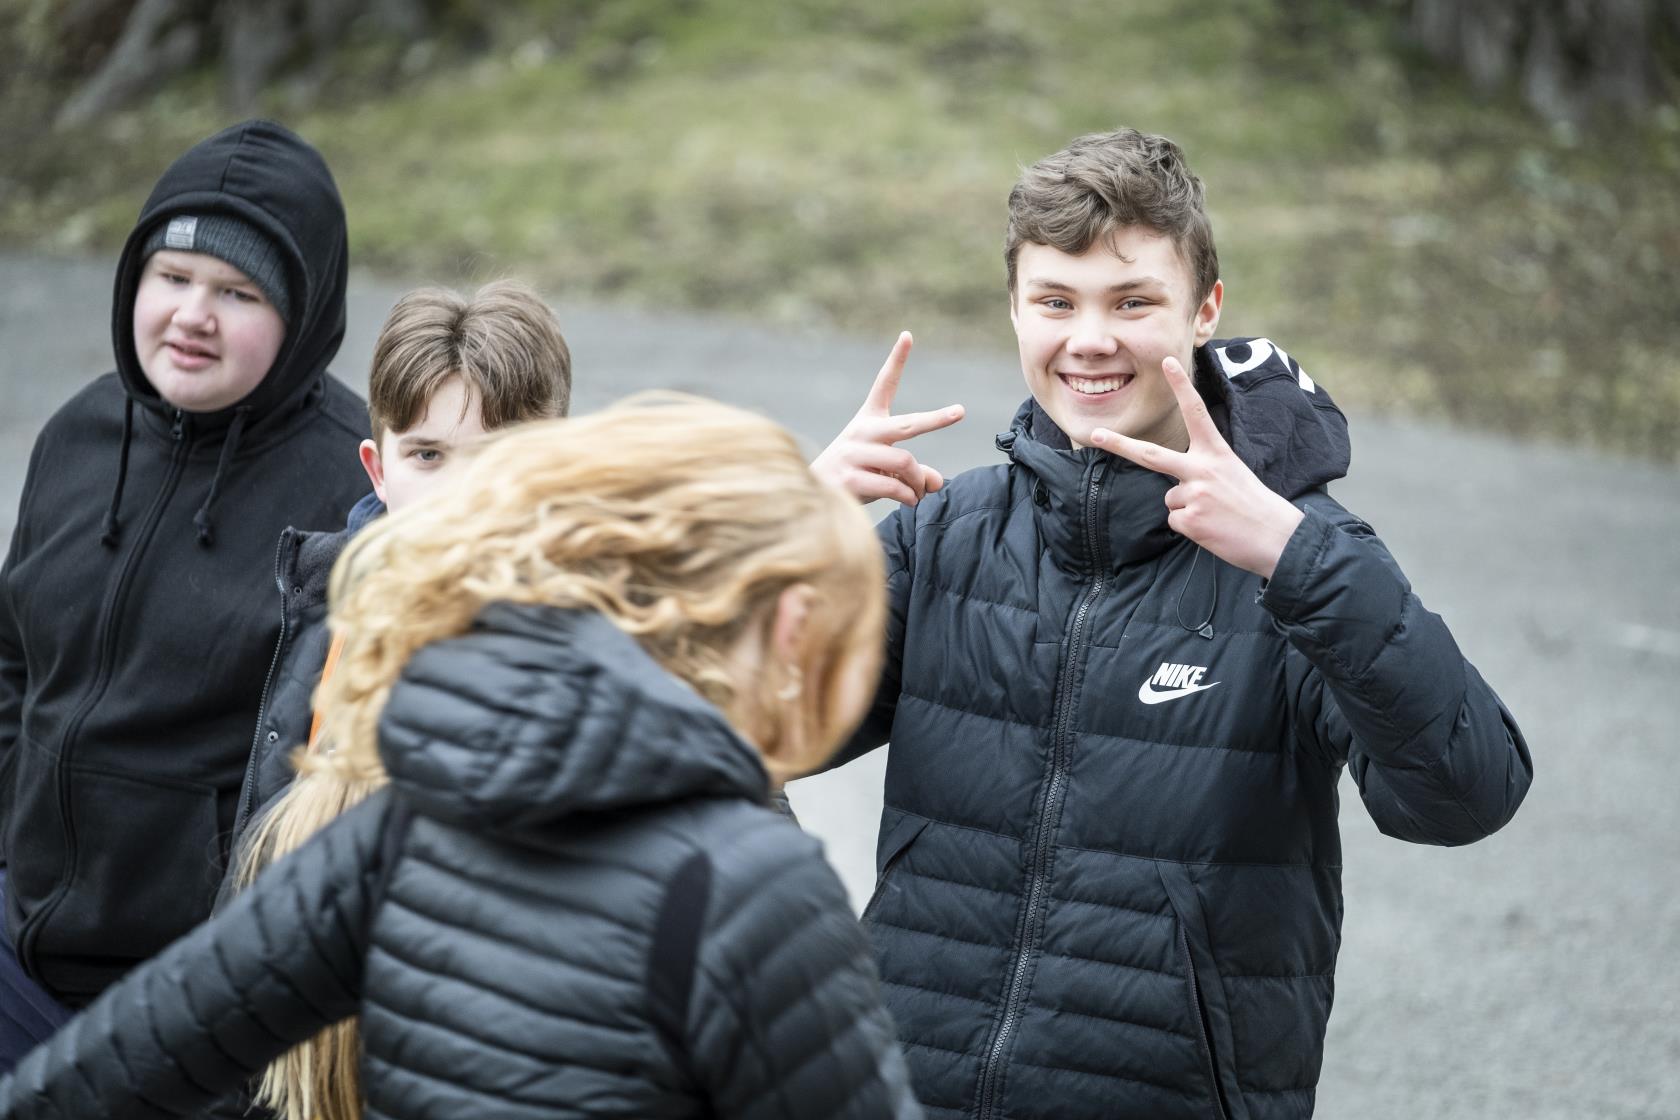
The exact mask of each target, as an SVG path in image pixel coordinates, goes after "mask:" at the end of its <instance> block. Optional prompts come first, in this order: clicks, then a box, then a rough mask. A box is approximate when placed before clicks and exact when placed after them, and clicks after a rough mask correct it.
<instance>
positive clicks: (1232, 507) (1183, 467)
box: [1091, 358, 1302, 579]
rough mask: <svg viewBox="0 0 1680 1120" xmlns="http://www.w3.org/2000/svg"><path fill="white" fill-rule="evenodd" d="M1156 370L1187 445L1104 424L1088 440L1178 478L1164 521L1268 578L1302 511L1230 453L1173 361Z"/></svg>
mask: <svg viewBox="0 0 1680 1120" xmlns="http://www.w3.org/2000/svg"><path fill="white" fill-rule="evenodd" d="M1161 372H1162V373H1164V374H1165V375H1166V378H1167V384H1168V385H1170V386H1171V387H1172V391H1173V395H1174V396H1175V397H1177V398H1178V408H1179V411H1180V412H1181V413H1183V415H1184V426H1185V428H1186V429H1187V430H1188V431H1189V433H1190V446H1189V448H1188V450H1185V451H1174V450H1173V449H1172V448H1170V447H1162V446H1161V445H1160V444H1156V443H1149V442H1147V441H1145V440H1140V439H1133V438H1132V437H1130V436H1123V435H1120V434H1119V433H1118V432H1114V431H1110V430H1109V429H1107V428H1097V429H1096V430H1094V431H1093V432H1092V433H1091V443H1092V444H1093V445H1094V446H1097V447H1100V448H1102V449H1103V450H1104V451H1107V452H1109V453H1111V454H1113V455H1118V456H1119V457H1120V458H1122V459H1128V460H1130V461H1131V462H1134V463H1136V464H1138V465H1139V466H1141V467H1148V468H1149V469H1150V470H1152V471H1158V472H1160V473H1161V474H1165V475H1170V476H1171V477H1173V478H1176V479H1178V485H1177V486H1174V487H1173V488H1172V489H1171V490H1168V491H1167V510H1168V513H1167V526H1168V527H1169V528H1170V529H1172V530H1173V532H1175V533H1178V534H1179V535H1180V536H1183V537H1188V538H1189V539H1190V540H1192V541H1195V542H1196V543H1197V544H1199V545H1201V546H1202V547H1203V548H1205V549H1207V550H1208V551H1209V552H1211V553H1213V554H1214V555H1215V556H1217V557H1219V558H1220V559H1221V560H1223V561H1225V562H1226V563H1227V564H1231V565H1233V566H1235V567H1238V568H1243V569H1245V570H1247V571H1250V572H1254V573H1255V574H1256V575H1259V576H1261V577H1263V578H1265V579H1270V578H1271V576H1272V571H1273V569H1275V568H1276V567H1277V562H1278V557H1279V556H1282V555H1283V547H1284V545H1286V544H1288V543H1289V538H1290V536H1291V535H1292V534H1293V533H1294V532H1295V527H1296V526H1297V525H1299V524H1300V523H1301V516H1302V515H1301V511H1300V510H1298V509H1296V508H1295V507H1294V506H1293V505H1291V504H1290V503H1289V501H1288V500H1287V499H1285V498H1283V497H1282V496H1280V495H1279V494H1277V493H1275V492H1274V491H1272V490H1270V489H1269V488H1267V486H1266V484H1265V483H1263V482H1261V481H1260V479H1259V478H1257V477H1256V476H1255V474H1254V472H1253V471H1251V470H1249V469H1248V467H1247V465H1246V464H1244V463H1243V461H1242V460H1241V459H1238V458H1237V456H1236V453H1235V452H1233V451H1232V450H1231V446H1230V444H1228V443H1226V442H1225V437H1224V436H1222V435H1220V434H1219V429H1218V428H1217V427H1215V426H1214V423H1213V417H1212V416H1210V415H1208V409H1207V402H1205V401H1203V400H1202V397H1201V394H1200V393H1198V392H1196V387H1195V386H1194V385H1192V384H1191V383H1190V376H1189V374H1187V373H1185V372H1184V366H1183V365H1181V364H1180V363H1179V361H1178V359H1177V358H1168V359H1166V360H1165V361H1164V362H1162V363H1161Z"/></svg>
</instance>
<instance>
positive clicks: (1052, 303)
mask: <svg viewBox="0 0 1680 1120" xmlns="http://www.w3.org/2000/svg"><path fill="white" fill-rule="evenodd" d="M1039 302H1040V303H1042V304H1043V305H1044V307H1045V309H1046V310H1049V311H1072V310H1073V304H1071V303H1069V302H1068V301H1067V300H1065V299H1063V298H1062V297H1061V296H1050V297H1048V298H1047V299H1043V300H1040V301H1039Z"/></svg>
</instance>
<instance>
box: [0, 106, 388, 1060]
mask: <svg viewBox="0 0 1680 1120" xmlns="http://www.w3.org/2000/svg"><path fill="white" fill-rule="evenodd" d="M345 262H346V238H345V222H344V209H343V206H342V204H341V203H340V201H339V196H338V190H337V188H336V186H335V185H334V184H333V180H332V175H331V173H330V172H329V171H328V169H327V166H326V164H325V163H324V162H323V161H322V160H321V157H320V155H319V154H318V153H316V152H315V150H314V149H312V148H311V147H309V146H308V145H307V144H305V143H304V142H303V141H302V140H300V139H299V138H298V137H296V136H295V135H293V134H292V133H290V132H288V131H287V130H286V129H284V128H281V127H280V126H279V125H275V124H271V123H268V122H265V121H254V122H247V123H245V124H241V125H237V126H235V127H233V128H230V129H227V130H226V131H223V132H221V133H218V134H217V135H215V136H212V137H210V138H209V139H207V140H205V141H203V142H202V143H200V144H198V145H196V146H195V147H193V148H192V149H191V150H189V151H188V152H187V153H186V154H184V155H183V156H181V157H180V158H179V159H178V160H176V161H175V163H174V164H173V165H172V166H171V167H170V168H169V169H168V171H166V172H165V173H164V175H163V177H162V178H161V179H160V180H159V182H158V184H157V186H156V187H155V188H154V190H153V191H152V195H151V197H150V198H149V199H148V200H147V202H146V204H145V206H144V208H143V209H142V211H141V214H140V219H139V221H138V222H137V223H136V225H135V227H134V230H133V232H132V233H131V234H130V236H129V239H128V242H127V245H126V246H125V247H124V249H123V252H122V256H121V258H120V260H119V262H118V265H117V276H116V297H115V302H114V305H113V307H114V311H113V317H112V318H113V322H112V341H113V344H114V346H115V351H116V372H114V373H110V374H107V375H106V376H104V377H101V378H99V379H98V380H96V381H94V382H92V383H91V384H90V385H88V386H87V387H86V388H84V389H83V390H82V391H81V392H79V393H77V394H76V395H75V396H74V397H73V398H71V400H70V401H69V402H68V403H67V404H65V405H64V407H63V408H61V409H60V410H59V411H58V413H57V414H56V415H54V416H53V417H52V419H50V420H49V421H48V422H47V424H46V426H45V428H44V429H43V431H42V432H41V435H40V437H39V438H38V439H37V441H36V443H35V448H34V450H33V452H32V453H31V456H30V462H29V469H28V474H27V476H26V479H25V482H24V489H23V496H22V499H21V501H20V504H19V510H18V519H17V527H16V529H15V530H14V532H13V534H12V540H11V547H10V551H9V552H8V554H7V557H6V561H5V567H4V570H3V572H0V864H4V870H3V872H0V893H3V895H4V921H3V924H0V930H3V932H4V935H5V936H4V938H3V941H4V944H0V1069H6V1068H9V1067H10V1066H11V1064H12V1063H13V1062H14V1061H15V1060H16V1058H17V1057H18V1056H20V1055H21V1054H22V1053H23V1052H25V1051H27V1050H28V1049H29V1047H30V1046H31V1045H32V1044H33V1042H35V1041H38V1040H39V1039H41V1038H44V1037H45V1036H46V1034H48V1033H50V1032H51V1030H52V1028H53V1027H54V1026H56V1025H57V1023H59V1022H61V1021H62V1020H63V1018H64V1016H65V1015H66V1014H67V1013H68V1008H72V1007H75V1006H79V1005H81V1004H84V1003H86V1002H87V1001H89V1000H91V999H92V998H93V997H94V996H95V995H97V994H98V993H99V992H100V991H101V990H103V989H104V988H105V987H106V986H108V985H109V984H110V983H111V982H113V981H114V980H116V979H117V977H119V976H121V975H122V974H123V973H124V972H126V971H127V970H128V969H129V968H131V967H132V966H133V965H134V964H136V963H138V962H139V961H141V960H144V959H146V958H147V957H149V956H151V955H152V954H153V953H155V952H157V951H158V950H159V949H162V948H163V947H164V946H165V945H167V944H168V943H169V942H170V941H172V940H174V939H175V938H176V937H178V936H180V935H181V934H182V933H184V932H185V931H186V930H187V929H189V928H191V927H192V926H193V925H195V924H196V923H198V922H199V921H202V920H203V919H204V917H205V916H206V915H207V914H208V913H209V911H210V904H211V900H212V898H213V895H214V890H215V885H216V876H217V869H218V864H219V862H220V859H219V855H220V852H221V849H222V845H223V844H224V843H225V838H226V836H227V833H228V829H229V828H230V826H231V825H232V823H233V816H234V809H235V801H236V797H237V794H238V790H239V785H240V779H241V775H242V773H243V771H244V767H245V753H246V752H245V751H244V749H243V744H244V743H245V742H246V736H247V735H248V734H249V729H250V722H249V721H250V713H251V712H252V711H253V710H254V709H255V708H256V706H257V699H258V690H259V689H260V688H261V685H262V678H263V672H264V669H265V668H266V666H267V663H268V662H267V658H268V653H269V650H270V649H271V648H272V646H273V638H274V632H275V628H276V626H277V623H278V619H277V617H276V615H275V613H274V611H273V610H272V608H271V607H270V605H269V604H268V602H267V601H266V599H265V598H264V595H263V589H264V586H265V584H266V583H267V576H266V572H267V564H266V562H265V561H266V558H267V556H268V555H269V554H270V553H271V551H272V548H273V541H274V537H275V534H277V533H278V532H279V531H280V530H281V529H282V528H283V527H284V526H286V525H287V524H288V523H291V522H305V523H337V522H341V521H342V520H343V518H344V515H345V513H346V512H347V511H348V510H349V509H350V507H351V506H352V505H353V504H354V503H355V501H356V499H357V497H358V496H359V495H360V492H361V483H360V478H361V472H360V470H359V469H357V467H356V466H355V462H354V458H353V457H354V454H355V448H356V446H357V444H358V442H359V441H360V440H361V439H362V437H363V435H364V434H365V432H366V420H365V416H364V414H363V411H362V406H361V401H360V400H359V399H358V398H357V397H356V395H355V394H354V393H352V392H351V391H350V390H349V389H347V388H346V387H345V386H343V385H342V384H340V383H339V382H338V381H337V380H336V379H334V378H333V377H332V376H330V375H329V374H328V373H327V363H328V362H329V361H330V360H331V359H332V357H333V356H334V354H335V353H336V352H337V350H338V345H339V341H340V339H341V338H342V337H343V334H344V321H345V299H344V297H345V279H346V268H345Z"/></svg>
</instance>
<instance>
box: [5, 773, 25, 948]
mask: <svg viewBox="0 0 1680 1120" xmlns="http://www.w3.org/2000/svg"><path fill="white" fill-rule="evenodd" d="M22 749H23V744H22V743H18V742H13V743H12V749H11V750H9V751H7V752H6V757H5V758H4V759H0V821H9V820H12V819H13V818H15V817H16V816H17V810H16V809H14V808H13V807H12V806H13V803H14V799H13V797H12V775H13V774H14V773H16V772H17V756H18V752H19V751H21V750H22ZM5 866H6V829H5V828H4V827H3V826H0V867H5ZM4 920H5V918H4V916H3V915H0V921H4Z"/></svg>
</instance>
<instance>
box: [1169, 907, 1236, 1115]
mask: <svg viewBox="0 0 1680 1120" xmlns="http://www.w3.org/2000/svg"><path fill="white" fill-rule="evenodd" d="M1178 946H1179V948H1180V949H1183V950H1184V967H1185V969H1186V971H1187V972H1188V973H1189V974H1190V1002H1191V1004H1192V1007H1191V1010H1192V1011H1194V1012H1195V1018H1196V1033H1197V1034H1198V1035H1199V1036H1200V1038H1201V1042H1202V1056H1203V1057H1204V1058H1206V1059H1207V1075H1208V1088H1209V1089H1210V1090H1212V1092H1213V1114H1214V1115H1215V1116H1216V1117H1218V1120H1226V1112H1225V1093H1224V1091H1223V1090H1221V1089H1220V1087H1219V1067H1218V1066H1217V1065H1215V1064H1214V1060H1213V1038H1212V1036H1211V1035H1210V1034H1209V1033H1208V1025H1207V1012H1206V1011H1205V1009H1204V1008H1203V1007H1202V985H1201V982H1200V981H1199V980H1197V979H1196V960H1195V958H1194V957H1192V956H1191V955H1190V938H1189V936H1188V935H1187V934H1186V933H1185V932H1184V922H1183V921H1182V920H1181V921H1180V922H1179V923H1178Z"/></svg>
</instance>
